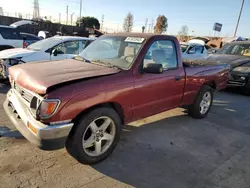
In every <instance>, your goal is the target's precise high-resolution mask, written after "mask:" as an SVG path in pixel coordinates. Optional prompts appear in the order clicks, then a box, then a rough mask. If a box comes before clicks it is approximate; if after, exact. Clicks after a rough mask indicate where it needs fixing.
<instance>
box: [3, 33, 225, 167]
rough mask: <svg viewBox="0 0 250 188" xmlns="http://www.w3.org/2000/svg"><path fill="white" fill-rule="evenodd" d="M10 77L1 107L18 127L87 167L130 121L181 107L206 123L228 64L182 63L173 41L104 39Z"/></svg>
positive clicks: (132, 36)
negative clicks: (70, 56)
mask: <svg viewBox="0 0 250 188" xmlns="http://www.w3.org/2000/svg"><path fill="white" fill-rule="evenodd" d="M148 52H150V53H148ZM183 65H184V66H183ZM9 72H10V83H11V85H12V88H11V89H10V91H9V92H8V94H7V99H6V101H5V102H4V109H5V111H6V113H7V114H8V116H9V118H10V119H11V121H12V123H13V124H14V125H15V126H16V128H17V129H18V130H19V131H20V132H21V133H22V134H23V135H24V137H26V138H27V139H28V140H29V141H30V142H32V143H33V144H35V145H37V146H39V147H40V148H41V149H45V150H53V149H59V148H62V147H64V146H65V145H66V148H67V150H68V152H69V153H70V154H71V155H72V156H73V157H75V158H76V159H77V160H78V161H79V162H81V163H85V164H93V163H97V162H100V161H101V160H103V159H105V158H106V157H107V156H108V155H110V154H111V152H112V151H113V150H114V148H115V147H116V145H117V142H118V140H119V136H120V130H121V128H122V125H124V124H127V123H129V122H132V121H135V120H138V119H141V118H145V117H147V116H151V115H153V114H157V113H160V112H163V111H166V110H169V109H173V108H176V107H184V106H186V107H187V109H188V114H189V115H190V116H192V117H194V118H204V117H205V116H206V115H207V114H208V112H209V109H210V107H211V105H212V101H213V92H214V91H215V90H220V89H224V88H225V87H226V85H227V81H228V69H227V67H226V65H208V64H206V66H201V65H199V64H183V62H182V59H181V52H180V45H179V42H178V41H177V39H176V38H175V37H172V36H167V35H154V34H143V33H119V34H108V35H104V36H101V37H100V38H98V39H97V40H96V41H94V42H93V43H92V44H90V45H89V46H88V47H87V48H86V49H85V50H84V51H83V52H82V53H81V54H80V55H79V56H77V57H75V58H74V59H67V60H61V61H53V62H43V63H34V64H33V63H30V64H22V65H17V66H14V67H11V68H10V69H9Z"/></svg>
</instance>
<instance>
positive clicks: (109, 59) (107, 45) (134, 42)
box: [80, 36, 145, 70]
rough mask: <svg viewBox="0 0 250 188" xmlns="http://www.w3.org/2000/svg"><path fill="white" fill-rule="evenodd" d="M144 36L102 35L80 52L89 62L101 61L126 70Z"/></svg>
mask: <svg viewBox="0 0 250 188" xmlns="http://www.w3.org/2000/svg"><path fill="white" fill-rule="evenodd" d="M144 41H145V38H141V37H123V36H103V37H100V38H99V39H97V40H96V41H94V42H92V43H91V44H90V45H89V46H88V47H87V48H85V49H84V50H83V52H82V53H80V56H81V57H82V58H83V59H85V60H88V61H90V62H91V63H101V64H104V65H107V66H114V67H118V68H120V69H124V70H127V69H129V68H130V67H131V65H132V63H133V62H134V59H135V57H136V56H137V54H138V52H139V50H140V49H141V46H142V44H143V43H144Z"/></svg>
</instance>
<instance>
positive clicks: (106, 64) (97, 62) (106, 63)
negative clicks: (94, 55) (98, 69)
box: [92, 60, 121, 70]
mask: <svg viewBox="0 0 250 188" xmlns="http://www.w3.org/2000/svg"><path fill="white" fill-rule="evenodd" d="M92 62H94V64H98V65H104V66H105V67H110V68H116V69H119V70H121V68H120V67H118V66H116V65H113V64H111V63H109V62H103V61H101V60H96V61H92Z"/></svg>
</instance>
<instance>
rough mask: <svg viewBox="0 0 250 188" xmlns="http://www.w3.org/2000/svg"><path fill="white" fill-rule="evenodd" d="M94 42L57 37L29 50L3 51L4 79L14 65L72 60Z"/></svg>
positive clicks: (77, 38)
mask: <svg viewBox="0 0 250 188" xmlns="http://www.w3.org/2000/svg"><path fill="white" fill-rule="evenodd" d="M93 40H94V39H93V38H85V37H71V36H55V37H51V38H47V39H43V40H40V41H38V42H36V43H33V44H31V45H29V46H28V47H27V48H15V49H8V50H3V51H1V52H0V60H1V64H0V66H2V77H3V78H7V77H8V68H9V67H11V66H13V65H17V64H22V63H28V62H38V61H53V60H62V59H70V58H72V57H74V56H76V55H78V54H79V53H80V52H82V50H83V49H84V48H85V47H86V46H88V45H89V44H90V43H91V42H92V41H93ZM0 71H1V70H0Z"/></svg>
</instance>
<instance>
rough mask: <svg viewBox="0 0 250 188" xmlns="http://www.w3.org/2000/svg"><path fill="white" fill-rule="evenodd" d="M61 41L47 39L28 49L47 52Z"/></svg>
mask: <svg viewBox="0 0 250 188" xmlns="http://www.w3.org/2000/svg"><path fill="white" fill-rule="evenodd" d="M60 41H61V39H58V38H47V39H43V40H40V41H38V42H35V43H33V44H31V45H29V46H28V47H27V48H28V49H29V50H34V51H40V50H42V49H45V50H47V49H49V48H51V47H53V46H55V45H57V44H58V43H59V42H60Z"/></svg>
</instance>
